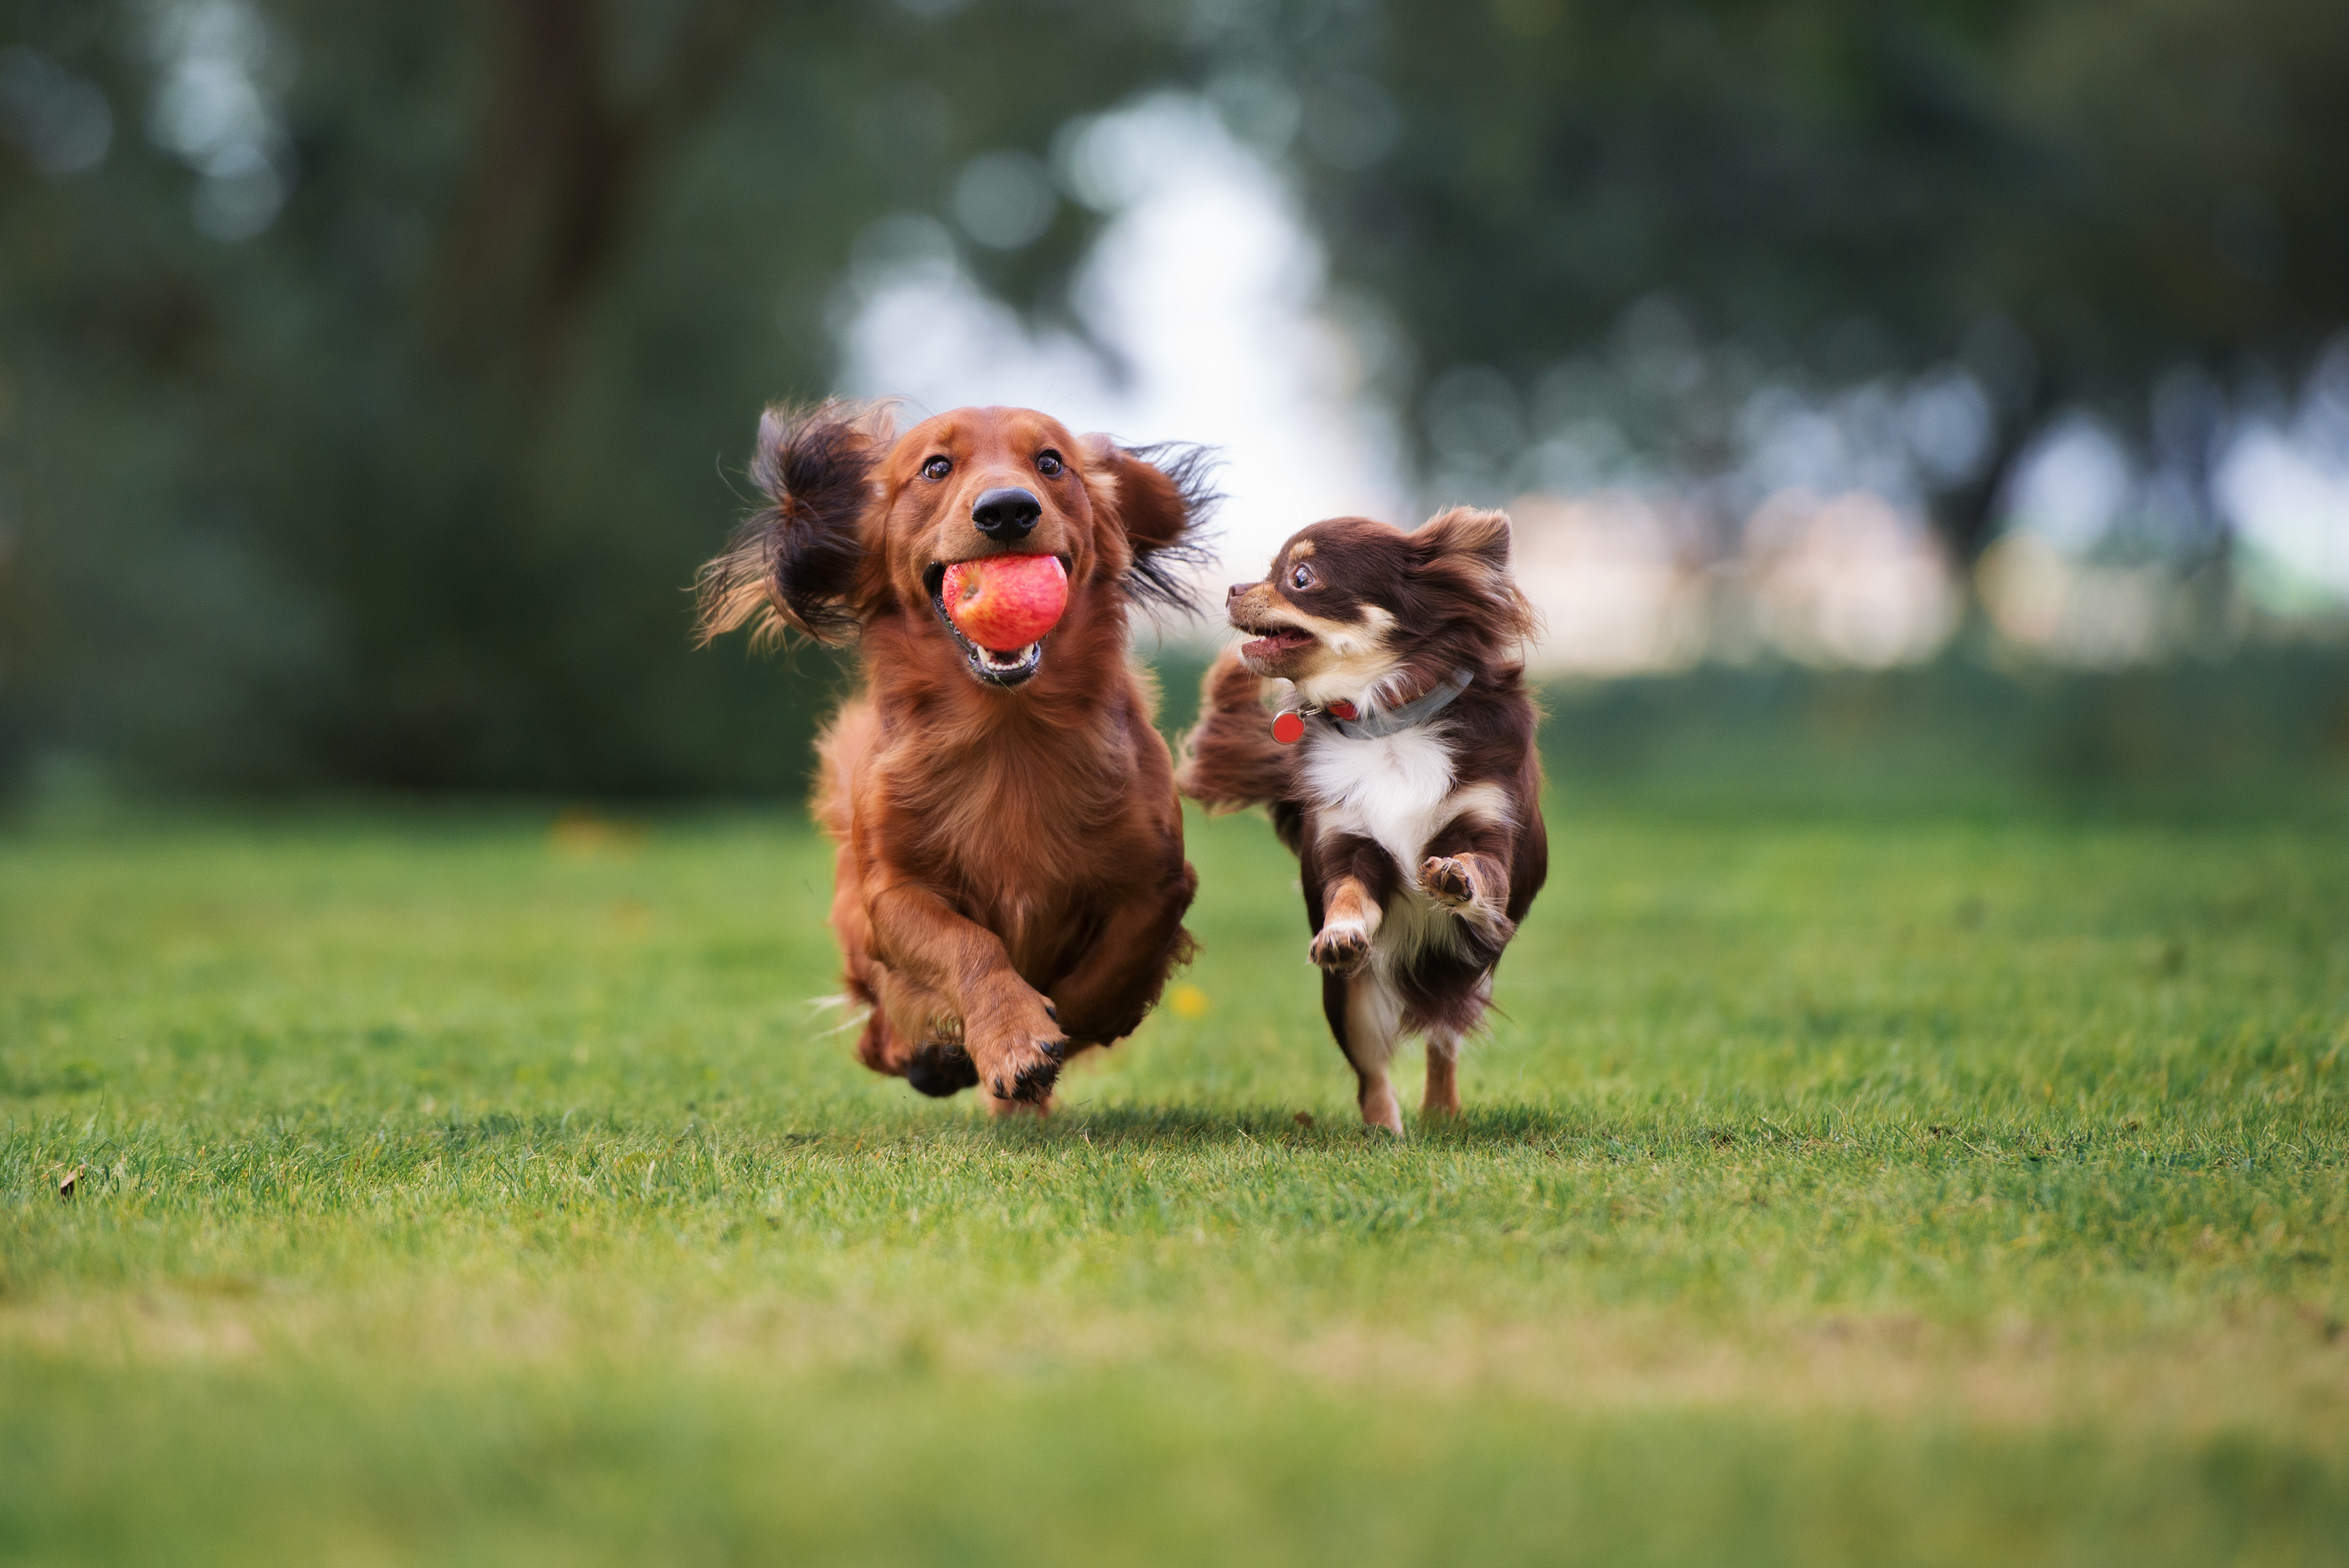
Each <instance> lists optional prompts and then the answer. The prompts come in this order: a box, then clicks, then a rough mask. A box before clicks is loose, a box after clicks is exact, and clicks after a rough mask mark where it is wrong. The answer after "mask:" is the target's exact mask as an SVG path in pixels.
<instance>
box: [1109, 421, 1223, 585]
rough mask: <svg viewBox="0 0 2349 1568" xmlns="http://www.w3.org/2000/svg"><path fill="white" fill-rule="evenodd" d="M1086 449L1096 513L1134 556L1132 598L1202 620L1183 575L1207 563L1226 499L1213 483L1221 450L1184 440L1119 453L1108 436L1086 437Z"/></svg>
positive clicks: (1127, 574) (1128, 572)
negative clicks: (1210, 533) (1214, 524)
mask: <svg viewBox="0 0 2349 1568" xmlns="http://www.w3.org/2000/svg"><path fill="white" fill-rule="evenodd" d="M1084 445H1085V453H1086V459H1087V460H1086V465H1085V466H1086V470H1087V480H1088V482H1089V485H1090V488H1091V489H1092V496H1093V507H1094V510H1095V511H1105V512H1107V513H1108V514H1109V516H1110V517H1111V518H1112V519H1113V520H1114V521H1115V522H1116V524H1117V527H1118V529H1119V531H1121V532H1123V535H1124V536H1125V544H1126V548H1127V549H1128V550H1129V551H1130V552H1132V555H1133V559H1132V562H1131V563H1130V564H1129V565H1127V566H1126V568H1125V569H1124V573H1123V578H1124V583H1125V591H1126V593H1128V594H1129V595H1131V596H1132V597H1133V598H1136V599H1146V600H1149V601H1151V602H1152V603H1158V604H1164V605H1165V606H1166V607H1167V608H1169V609H1172V610H1183V611H1186V612H1188V613H1190V614H1198V611H1199V603H1198V599H1197V597H1196V596H1195V595H1196V590H1195V586H1194V584H1193V583H1192V582H1191V581H1190V580H1189V579H1188V578H1187V577H1186V575H1185V573H1184V571H1183V568H1185V567H1186V566H1188V567H1200V566H1205V565H1206V563H1207V562H1208V559H1209V557H1208V553H1207V549H1206V523H1207V519H1208V518H1209V516H1210V515H1212V514H1213V513H1214V511H1215V510H1216V504H1217V503H1218V502H1220V501H1221V500H1223V499H1224V498H1223V497H1222V496H1221V495H1220V494H1218V493H1217V492H1216V489H1215V487H1214V486H1213V485H1212V484H1211V483H1210V482H1209V476H1210V475H1211V474H1212V473H1213V472H1214V470H1215V467H1216V453H1215V450H1214V449H1212V448H1208V447H1199V446H1193V445H1190V444H1189V443H1187V442H1183V441H1161V442H1159V443H1158V444H1157V445H1155V446H1149V447H1121V446H1119V445H1118V444H1117V443H1116V442H1115V441H1112V440H1111V439H1110V438H1108V437H1107V436H1088V437H1086V438H1085V442H1084ZM1102 480H1107V481H1108V482H1107V483H1106V484H1104V483H1103V482H1102Z"/></svg>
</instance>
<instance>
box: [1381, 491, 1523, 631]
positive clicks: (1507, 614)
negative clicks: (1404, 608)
mask: <svg viewBox="0 0 2349 1568" xmlns="http://www.w3.org/2000/svg"><path fill="white" fill-rule="evenodd" d="M1411 545H1412V551H1413V554H1414V555H1415V556H1416V557H1417V562H1416V564H1417V568H1418V572H1419V574H1420V575H1421V576H1423V577H1425V578H1429V579H1432V580H1434V581H1438V582H1441V583H1444V584H1445V585H1446V586H1448V587H1451V588H1452V589H1454V591H1455V592H1458V593H1465V594H1467V595H1469V596H1470V597H1472V598H1475V599H1481V600H1484V601H1485V603H1487V604H1489V605H1490V606H1491V609H1492V612H1493V613H1494V614H1497V615H1498V617H1499V620H1498V622H1497V623H1496V624H1495V627H1494V630H1495V631H1496V632H1499V633H1501V634H1504V635H1505V636H1506V637H1508V638H1512V639H1521V638H1525V637H1530V636H1532V635H1533V634H1534V631H1535V626H1536V621H1535V615H1534V607H1533V604H1532V603H1530V602H1529V601H1528V600H1527V599H1526V596H1525V594H1524V593H1522V592H1521V591H1520V590H1519V589H1518V587H1517V580H1516V577H1515V576H1514V575H1512V574H1511V573H1510V571H1509V514H1508V513H1507V512H1506V511H1482V510H1480V509H1478V508H1476V507H1473V506H1455V507H1454V508H1453V509H1452V510H1451V511H1443V512H1438V513H1437V514H1436V515H1435V516H1433V517H1432V518H1429V519H1428V520H1427V521H1425V522H1423V523H1422V524H1420V526H1419V528H1418V529H1417V530H1416V531H1413V534H1412V535H1411Z"/></svg>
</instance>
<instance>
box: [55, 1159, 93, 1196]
mask: <svg viewBox="0 0 2349 1568" xmlns="http://www.w3.org/2000/svg"><path fill="white" fill-rule="evenodd" d="M87 1169H88V1167H86V1166H81V1165H77V1166H75V1167H74V1168H73V1169H72V1170H70V1171H67V1172H66V1174H65V1180H64V1181H59V1182H58V1183H57V1196H58V1197H60V1198H70V1197H72V1196H73V1195H74V1183H75V1182H77V1181H80V1180H81V1173H82V1171H85V1170H87Z"/></svg>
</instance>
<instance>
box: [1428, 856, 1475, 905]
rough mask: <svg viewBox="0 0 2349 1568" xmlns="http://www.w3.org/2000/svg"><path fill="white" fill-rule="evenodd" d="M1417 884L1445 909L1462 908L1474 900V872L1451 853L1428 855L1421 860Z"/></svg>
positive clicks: (1466, 863)
mask: <svg viewBox="0 0 2349 1568" xmlns="http://www.w3.org/2000/svg"><path fill="white" fill-rule="evenodd" d="M1419 885H1420V886H1422V887H1423V888H1425V889H1426V890H1427V896H1428V897H1430V898H1432V899H1433V900H1434V901H1435V902H1436V903H1440V904H1442V905H1443V906H1444V908H1446V909H1464V908H1466V907H1467V906H1468V905H1470V904H1472V903H1475V902H1476V877H1475V872H1471V871H1470V870H1469V869H1468V862H1467V861H1464V860H1458V859H1455V858H1454V857H1453V856H1451V855H1430V856H1429V857H1428V858H1427V859H1426V860H1424V861H1421V862H1420V867H1419Z"/></svg>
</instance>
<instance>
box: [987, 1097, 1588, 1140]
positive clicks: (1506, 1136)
mask: <svg viewBox="0 0 2349 1568" xmlns="http://www.w3.org/2000/svg"><path fill="white" fill-rule="evenodd" d="M995 1130H996V1132H997V1133H998V1135H999V1136H1001V1137H1005V1138H1009V1139H1015V1140H1032V1141H1034V1142H1036V1143H1038V1144H1050V1143H1061V1142H1066V1141H1068V1140H1071V1139H1075V1140H1083V1141H1088V1142H1091V1143H1092V1144H1095V1145H1104V1144H1186V1145H1198V1144H1226V1143H1240V1142H1249V1143H1259V1144H1262V1143H1277V1144H1280V1145H1282V1146H1285V1147H1289V1148H1300V1147H1302V1148H1371V1149H1407V1148H1412V1147H1416V1146H1421V1145H1425V1146H1429V1147H1436V1148H1463V1147H1467V1148H1476V1147H1498V1146H1507V1147H1512V1148H1524V1147H1528V1146H1533V1147H1551V1148H1558V1149H1565V1148H1568V1147H1575V1148H1581V1147H1586V1146H1588V1144H1589V1143H1591V1142H1592V1141H1593V1140H1601V1141H1603V1140H1604V1139H1605V1137H1606V1133H1605V1131H1604V1130H1601V1129H1600V1128H1599V1127H1598V1126H1597V1125H1596V1124H1594V1123H1593V1122H1592V1121H1591V1120H1590V1119H1588V1118H1582V1117H1576V1116H1572V1115H1569V1114H1566V1113H1563V1112H1560V1111H1557V1110H1555V1109H1549V1108H1547V1107H1534V1106H1507V1107H1499V1108H1483V1109H1476V1110H1473V1111H1470V1112H1468V1113H1466V1114H1464V1115H1463V1116H1462V1117H1460V1118H1459V1119H1457V1120H1455V1121H1450V1122H1433V1123H1420V1124H1416V1125H1414V1126H1413V1128H1412V1130H1411V1132H1410V1135H1409V1136H1408V1137H1407V1138H1405V1139H1403V1140H1400V1141H1398V1140H1396V1139H1394V1138H1393V1137H1392V1135H1390V1134H1388V1133H1385V1132H1383V1131H1380V1130H1375V1129H1372V1128H1368V1127H1364V1126H1363V1125H1362V1124H1361V1122H1360V1121H1358V1120H1356V1119H1354V1118H1353V1117H1352V1116H1351V1115H1346V1116H1310V1115H1303V1114H1302V1113H1298V1112H1293V1111H1289V1110H1286V1109H1278V1108H1272V1107H1266V1108H1262V1109H1238V1110H1225V1109H1209V1108H1206V1107H1196V1106H1182V1105H1121V1106H1103V1107H1098V1108H1087V1109H1069V1110H1063V1111H1061V1113H1060V1114H1058V1115H1055V1116H1053V1117H1051V1118H1050V1119H1048V1120H1044V1121H1037V1120H1034V1119H1027V1118H1021V1119H1009V1120H1006V1121H1003V1122H1000V1123H998V1124H996V1127H995Z"/></svg>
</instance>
